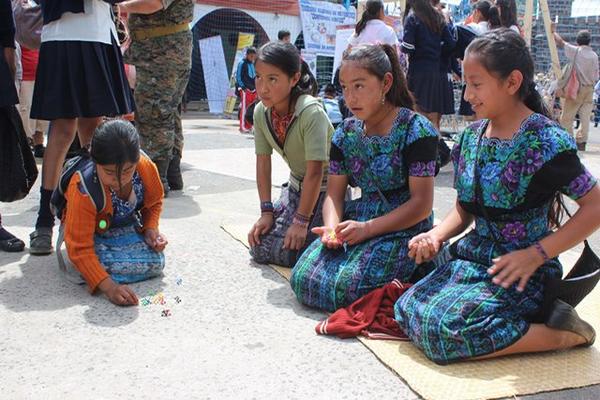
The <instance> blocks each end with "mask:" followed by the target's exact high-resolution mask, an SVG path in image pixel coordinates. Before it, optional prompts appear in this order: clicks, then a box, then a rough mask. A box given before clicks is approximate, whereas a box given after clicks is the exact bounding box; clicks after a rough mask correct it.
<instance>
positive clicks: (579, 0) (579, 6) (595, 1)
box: [571, 0, 600, 17]
mask: <svg viewBox="0 0 600 400" xmlns="http://www.w3.org/2000/svg"><path fill="white" fill-rule="evenodd" d="M596 15H600V0H574V1H573V4H572V5H571V17H592V16H596Z"/></svg>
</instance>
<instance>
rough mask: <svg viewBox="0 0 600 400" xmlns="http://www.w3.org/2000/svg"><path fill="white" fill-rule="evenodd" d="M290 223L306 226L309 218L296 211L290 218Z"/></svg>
mask: <svg viewBox="0 0 600 400" xmlns="http://www.w3.org/2000/svg"><path fill="white" fill-rule="evenodd" d="M292 224H294V225H298V226H300V227H302V228H308V225H309V224H310V218H306V217H305V216H303V215H300V214H298V213H296V215H294V218H293V219H292Z"/></svg>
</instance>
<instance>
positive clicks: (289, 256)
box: [250, 184, 325, 268]
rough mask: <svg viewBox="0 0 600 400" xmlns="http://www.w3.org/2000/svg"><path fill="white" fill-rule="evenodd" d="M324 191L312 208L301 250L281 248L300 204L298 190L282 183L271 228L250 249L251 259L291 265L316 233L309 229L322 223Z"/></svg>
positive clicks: (284, 265) (263, 262)
mask: <svg viewBox="0 0 600 400" xmlns="http://www.w3.org/2000/svg"><path fill="white" fill-rule="evenodd" d="M324 198H325V193H324V192H321V193H320V194H319V198H318V199H317V204H315V208H314V210H313V215H312V217H311V220H310V223H309V225H308V235H307V237H306V242H305V245H304V247H303V248H302V249H301V250H288V249H284V248H283V241H284V239H285V234H286V233H287V230H288V228H289V227H290V226H291V225H292V220H293V219H294V214H295V213H296V210H298V206H299V205H300V192H299V191H297V190H295V189H294V188H292V187H290V185H289V184H287V185H284V187H283V188H282V189H281V195H280V196H279V199H278V200H277V201H276V202H275V204H274V207H275V209H274V212H273V216H274V218H275V221H274V222H273V227H272V228H271V230H270V231H269V232H268V233H267V234H265V235H263V236H261V237H260V244H259V245H258V246H256V247H253V248H251V249H250V255H251V256H252V259H253V260H254V261H256V262H257V263H260V264H276V265H281V266H282V267H289V268H291V267H293V266H294V264H295V263H296V260H297V259H298V257H299V256H300V254H302V252H303V251H304V249H305V248H306V246H308V244H310V243H311V242H312V241H313V240H315V238H316V237H317V235H315V234H313V233H311V231H310V230H311V229H312V228H314V227H315V226H321V225H323V215H322V214H321V211H322V208H323V199H324Z"/></svg>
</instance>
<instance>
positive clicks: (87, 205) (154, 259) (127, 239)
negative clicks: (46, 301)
mask: <svg viewBox="0 0 600 400" xmlns="http://www.w3.org/2000/svg"><path fill="white" fill-rule="evenodd" d="M90 162H93V163H94V165H93V166H92V167H93V168H94V171H93V174H94V176H93V178H92V179H93V180H94V182H98V180H99V182H100V183H101V188H102V192H103V195H104V199H105V201H104V204H105V206H104V208H103V209H102V210H101V211H98V209H97V207H96V205H95V204H94V201H93V199H92V197H93V196H91V195H89V192H88V190H87V189H88V188H86V187H85V186H84V185H85V178H84V176H85V175H84V174H78V173H75V174H73V176H72V178H71V180H70V182H69V185H68V187H67V190H66V191H65V198H66V200H67V203H66V204H67V205H66V208H65V211H64V212H63V215H62V223H63V229H64V237H65V244H66V248H67V254H68V257H69V261H70V264H71V265H72V266H73V267H74V268H75V269H76V270H77V271H78V272H79V273H80V274H81V276H82V277H83V279H84V280H85V281H86V282H87V284H88V286H89V289H90V292H91V293H93V292H95V291H96V290H100V291H101V292H102V293H104V294H105V295H106V297H108V299H109V300H110V301H111V302H113V303H114V304H117V305H136V304H138V298H137V296H136V294H135V293H134V291H133V290H132V289H131V288H130V287H129V286H127V285H126V284H127V283H132V282H138V281H142V280H145V279H149V278H152V277H155V276H158V275H160V274H161V273H162V270H163V268H164V266H165V257H164V254H163V252H162V251H163V250H164V248H165V246H166V245H167V240H166V238H165V237H164V235H162V234H161V233H160V232H159V230H158V220H159V217H160V213H161V210H162V199H163V188H162V185H161V182H160V177H159V175H158V171H157V169H156V166H155V165H154V164H153V163H152V161H151V160H150V159H149V158H148V157H147V156H146V155H144V154H140V141H139V136H138V133H137V131H136V129H135V127H134V126H133V125H131V124H130V123H128V122H125V121H120V120H115V121H109V122H106V123H104V124H103V125H101V126H99V127H98V128H97V129H96V132H95V134H94V137H93V139H92V145H91V160H90ZM87 185H88V186H89V183H88V184H87Z"/></svg>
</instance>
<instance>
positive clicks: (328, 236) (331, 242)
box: [311, 226, 343, 249]
mask: <svg viewBox="0 0 600 400" xmlns="http://www.w3.org/2000/svg"><path fill="white" fill-rule="evenodd" d="M311 232H312V233H314V234H315V235H319V236H320V237H321V243H323V245H324V246H325V247H327V248H328V249H338V248H339V247H340V246H341V245H342V244H343V240H342V239H341V238H340V237H338V236H337V235H336V233H335V229H333V228H330V227H327V226H317V227H314V228H312V230H311Z"/></svg>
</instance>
